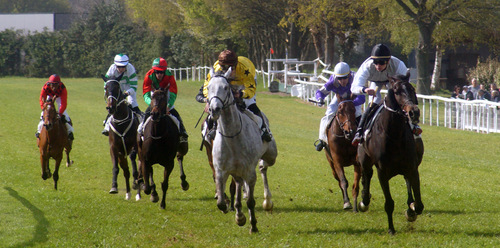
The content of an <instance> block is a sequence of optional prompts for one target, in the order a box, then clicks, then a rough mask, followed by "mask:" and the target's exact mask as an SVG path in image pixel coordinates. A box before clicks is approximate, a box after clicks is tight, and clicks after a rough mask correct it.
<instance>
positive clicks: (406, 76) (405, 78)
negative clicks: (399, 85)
mask: <svg viewBox="0 0 500 248" xmlns="http://www.w3.org/2000/svg"><path fill="white" fill-rule="evenodd" d="M402 79H403V81H405V82H410V69H406V75H405V76H404V77H403V78H402Z"/></svg>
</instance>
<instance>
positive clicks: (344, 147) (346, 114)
mask: <svg viewBox="0 0 500 248" xmlns="http://www.w3.org/2000/svg"><path fill="white" fill-rule="evenodd" d="M337 97H338V101H339V104H338V108H337V112H336V113H335V116H334V117H333V120H332V122H331V124H330V126H329V127H328V129H327V139H328V144H327V146H326V149H325V154H326V159H327V160H328V162H329V163H330V167H331V168H332V172H333V176H334V177H335V179H336V180H337V181H338V183H339V187H340V190H341V191H342V197H343V199H344V210H349V209H353V205H351V202H350V200H349V196H348V193H347V189H348V188H349V183H348V181H347V179H346V177H345V174H344V167H348V166H350V165H353V166H354V183H353V185H352V197H353V199H354V209H353V211H354V212H357V211H358V209H357V201H358V200H357V199H358V194H359V180H360V178H361V166H360V165H359V163H358V161H356V153H357V148H356V147H354V146H352V145H351V141H352V139H353V137H354V132H355V130H356V129H357V123H356V108H355V106H354V103H353V102H352V100H351V99H342V98H340V96H339V95H338V94H337Z"/></svg>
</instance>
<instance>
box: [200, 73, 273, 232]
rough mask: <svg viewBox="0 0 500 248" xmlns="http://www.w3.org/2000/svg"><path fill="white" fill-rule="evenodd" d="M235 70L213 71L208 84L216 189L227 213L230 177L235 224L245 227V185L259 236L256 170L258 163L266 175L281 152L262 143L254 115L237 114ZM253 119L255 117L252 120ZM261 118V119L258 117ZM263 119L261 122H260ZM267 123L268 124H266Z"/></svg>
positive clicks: (253, 226) (267, 202)
mask: <svg viewBox="0 0 500 248" xmlns="http://www.w3.org/2000/svg"><path fill="white" fill-rule="evenodd" d="M231 72H232V69H229V70H228V71H227V72H226V73H222V72H217V73H215V72H214V70H213V68H211V70H210V75H212V78H211V79H210V82H209V84H208V104H209V113H210V114H211V116H212V117H213V119H214V121H217V135H216V136H215V139H214V140H213V143H212V160H213V166H214V168H215V183H216V188H217V207H218V208H219V209H220V210H221V211H222V212H223V213H227V212H228V201H227V200H226V199H225V194H224V191H225V187H226V182H227V179H228V177H229V176H230V175H231V176H232V177H233V179H234V180H235V182H236V192H235V203H234V207H235V208H236V214H235V220H236V223H237V224H238V225H239V226H243V225H245V223H246V217H245V215H244V214H243V213H242V211H241V207H242V204H241V189H242V186H243V183H244V185H245V188H246V193H247V201H246V203H247V207H248V212H249V216H250V224H251V228H250V233H255V232H258V229H257V219H256V217H255V198H254V188H255V182H256V180H257V176H256V172H255V167H256V166H257V163H259V167H262V168H263V169H261V173H262V172H264V174H265V173H266V172H267V167H268V166H272V165H274V163H275V162H276V157H277V154H278V150H277V147H276V141H275V140H274V139H272V140H271V141H270V142H263V141H262V140H261V130H260V123H259V124H258V123H257V122H256V119H253V116H254V115H253V114H252V113H251V112H250V111H248V110H245V112H241V111H240V110H238V108H237V106H236V104H235V99H234V96H233V90H232V86H231V84H230V80H231V79H230V78H229V76H230V75H231ZM251 116H252V117H251ZM257 118H258V117H257ZM259 119H260V118H259ZM264 121H266V120H264ZM263 181H264V188H265V191H264V198H265V199H264V202H263V205H264V206H265V207H264V209H266V208H269V206H266V205H271V208H272V201H271V194H270V192H269V186H268V185H267V176H266V177H264V176H263Z"/></svg>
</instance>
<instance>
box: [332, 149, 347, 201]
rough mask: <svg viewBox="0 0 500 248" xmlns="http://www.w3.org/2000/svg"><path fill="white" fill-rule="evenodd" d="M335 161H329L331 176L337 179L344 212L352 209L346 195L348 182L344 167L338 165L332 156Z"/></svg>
mask: <svg viewBox="0 0 500 248" xmlns="http://www.w3.org/2000/svg"><path fill="white" fill-rule="evenodd" d="M332 156H333V157H334V158H333V159H334V160H335V161H329V162H330V167H332V171H333V176H334V177H335V179H337V181H338V183H339V188H340V190H341V191H342V199H343V200H344V210H349V209H352V205H351V201H350V200H349V195H348V194H347V189H348V188H349V182H348V181H347V178H345V174H344V167H343V166H342V164H340V161H338V159H336V157H335V156H336V155H335V154H332Z"/></svg>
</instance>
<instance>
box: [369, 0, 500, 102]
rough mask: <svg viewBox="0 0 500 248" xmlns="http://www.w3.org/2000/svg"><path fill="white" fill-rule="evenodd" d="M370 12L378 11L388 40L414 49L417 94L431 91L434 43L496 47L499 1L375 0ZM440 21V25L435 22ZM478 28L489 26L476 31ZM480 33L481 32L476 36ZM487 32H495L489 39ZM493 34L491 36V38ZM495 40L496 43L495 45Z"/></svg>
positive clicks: (409, 50)
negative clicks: (388, 35) (388, 36)
mask: <svg viewBox="0 0 500 248" xmlns="http://www.w3.org/2000/svg"><path fill="white" fill-rule="evenodd" d="M370 2H371V3H372V5H371V6H373V8H372V9H371V10H370V11H374V10H375V9H376V11H378V12H379V13H380V20H382V21H381V22H380V25H382V26H383V27H384V28H385V29H386V30H388V31H389V32H390V33H391V41H392V42H394V43H396V44H398V45H400V46H402V47H403V51H405V52H406V53H408V54H409V53H410V52H411V51H412V50H413V49H415V50H416V60H417V73H418V75H417V93H419V94H430V83H431V76H430V75H431V71H432V69H431V67H430V59H431V58H432V56H433V52H434V49H435V47H436V45H439V47H440V48H441V49H443V50H444V49H447V48H457V47H459V46H463V45H464V44H465V45H467V44H490V45H492V46H493V47H498V40H499V37H498V31H497V27H498V26H499V24H500V22H498V19H499V18H498V14H499V6H500V2H499V1H495V0H493V1H483V0H454V1H452V0H432V1H428V0H422V1H416V0H396V1H391V0H377V1H370ZM439 23H441V24H440V25H438V24H439ZM478 27H488V28H485V29H483V30H479V29H478ZM477 34H481V35H477ZM487 34H490V35H492V34H494V35H493V36H490V38H488V35H487ZM492 37H493V38H492ZM495 42H496V45H495Z"/></svg>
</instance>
